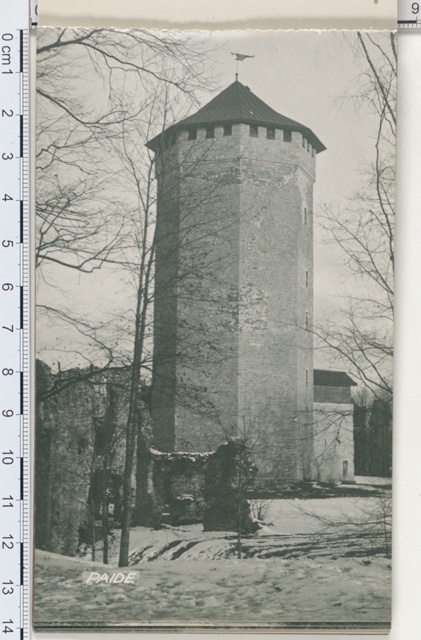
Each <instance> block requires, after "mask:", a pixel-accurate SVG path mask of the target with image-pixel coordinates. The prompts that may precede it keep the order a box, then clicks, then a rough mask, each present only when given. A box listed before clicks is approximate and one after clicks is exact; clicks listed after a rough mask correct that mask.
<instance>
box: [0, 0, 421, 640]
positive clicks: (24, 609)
mask: <svg viewBox="0 0 421 640" xmlns="http://www.w3.org/2000/svg"><path fill="white" fill-rule="evenodd" d="M1 1H2V0H0V2H1ZM15 2H16V3H21V5H25V6H26V9H27V24H26V25H25V26H22V27H21V28H19V27H18V29H19V30H20V31H21V33H22V38H21V41H20V47H21V48H20V53H21V56H22V69H21V83H20V91H21V115H22V117H23V153H22V160H21V170H20V177H21V180H22V184H21V199H22V201H23V210H24V211H23V216H22V219H21V223H20V224H21V227H22V228H21V230H20V231H21V234H22V236H23V242H22V243H21V245H20V256H19V257H20V265H21V273H20V286H21V288H22V296H21V306H20V308H19V313H20V314H21V315H22V319H23V322H22V326H21V335H20V354H19V357H20V371H21V375H22V373H23V383H19V386H20V391H21V392H22V393H23V399H22V407H23V412H22V414H21V416H20V421H21V426H20V440H21V444H20V452H19V453H20V455H19V456H18V457H19V458H20V470H19V473H20V484H21V496H20V498H21V499H20V501H19V502H20V510H19V511H20V513H19V518H20V538H21V539H20V541H19V545H20V554H19V573H20V575H21V576H22V580H21V584H20V585H19V588H20V593H19V614H18V616H19V617H18V618H17V619H18V620H19V623H20V639H22V640H23V639H29V638H30V637H31V634H32V625H31V620H32V600H33V593H32V566H33V565H32V562H33V548H32V547H33V539H32V531H33V521H32V519H33V513H34V505H33V494H34V492H33V485H32V480H33V477H34V473H33V465H34V460H33V450H34V447H33V444H34V427H33V425H34V407H33V406H32V400H33V398H34V358H33V353H34V349H33V346H34V327H35V313H34V306H35V304H34V301H35V296H34V290H35V283H34V278H33V277H32V274H34V265H33V252H32V251H31V247H33V246H34V237H35V225H34V221H33V220H31V218H32V213H33V212H34V209H35V207H34V203H35V185H34V179H33V174H34V171H33V167H34V145H35V109H34V105H35V100H34V98H33V93H34V88H35V62H36V61H35V56H34V55H33V54H34V51H35V47H34V45H35V39H34V37H33V36H31V31H32V30H35V29H36V27H37V26H38V20H37V1H36V0H15ZM416 4H418V3H416ZM403 5H405V7H403ZM408 6H410V7H412V6H413V3H412V2H403V1H402V0H398V19H397V27H398V29H399V30H402V31H407V30H412V29H416V30H417V29H421V1H420V5H419V12H418V13H417V17H415V18H411V19H409V18H407V17H404V18H402V19H401V17H400V16H401V12H402V10H403V8H405V9H408ZM6 9H7V8H6ZM408 10H409V11H411V10H412V9H408ZM24 82H26V83H27V86H26V87H24ZM25 96H26V99H27V103H26V106H24V104H23V102H24V98H25ZM25 174H26V175H25ZM25 187H26V193H25ZM25 359H26V362H25ZM1 614H2V615H3V611H2V610H1ZM15 637H16V636H15ZM6 638H7V636H6Z"/></svg>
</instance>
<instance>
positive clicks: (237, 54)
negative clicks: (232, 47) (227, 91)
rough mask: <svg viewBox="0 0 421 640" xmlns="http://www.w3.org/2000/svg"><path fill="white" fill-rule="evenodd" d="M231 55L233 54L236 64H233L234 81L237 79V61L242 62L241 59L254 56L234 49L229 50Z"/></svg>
mask: <svg viewBox="0 0 421 640" xmlns="http://www.w3.org/2000/svg"><path fill="white" fill-rule="evenodd" d="M231 55H232V56H235V61H236V65H235V81H236V82H237V81H238V63H239V62H242V61H243V60H245V59H246V58H254V56H249V55H247V54H246V53H238V51H237V53H235V52H234V51H231Z"/></svg>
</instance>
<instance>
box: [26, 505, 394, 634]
mask: <svg viewBox="0 0 421 640" xmlns="http://www.w3.org/2000/svg"><path fill="white" fill-rule="evenodd" d="M359 500H361V499H350V498H338V499H332V500H320V501H319V500H306V501H303V500H300V501H286V500H276V501H272V502H271V503H269V504H268V505H267V508H266V518H265V520H267V522H268V523H270V524H268V525H267V526H265V527H263V529H262V530H260V531H259V533H258V535H256V536H253V537H249V538H246V539H244V540H243V541H242V556H243V557H242V559H238V558H237V557H236V552H237V547H236V538H235V535H234V534H233V533H232V532H213V533H203V532H202V530H201V529H202V527H201V526H200V525H192V526H185V527H176V528H165V529H161V530H159V531H154V530H150V529H146V528H143V527H137V528H135V529H133V530H132V532H131V539H130V548H131V552H130V562H131V566H130V567H129V568H125V569H124V570H123V572H125V573H127V572H129V571H133V570H135V571H139V581H138V583H137V584H115V585H113V584H104V583H102V584H99V585H87V584H85V583H84V581H83V579H82V572H83V571H90V570H92V571H97V572H99V573H101V572H102V571H104V570H106V569H108V570H111V567H110V566H108V567H106V566H105V565H102V564H100V563H92V562H91V561H90V559H89V557H88V556H85V557H84V558H66V557H63V556H59V555H55V554H51V553H46V552H42V551H37V552H36V554H35V589H34V619H35V624H36V625H37V626H49V625H59V626H60V625H62V624H65V625H66V624H67V625H69V624H73V625H76V626H77V625H82V626H83V625H89V626H92V625H93V626H95V625H96V624H98V625H101V624H110V625H119V624H122V625H137V626H142V625H150V624H155V625H158V626H161V627H162V626H166V625H174V626H177V625H182V626H185V625H186V623H190V624H191V625H196V626H206V625H209V624H220V625H224V626H230V625H234V626H238V625H247V626H251V627H262V628H264V627H265V625H266V624H270V625H271V626H272V627H273V626H277V627H280V628H282V627H285V626H288V625H294V623H301V624H304V623H309V624H318V625H323V624H326V625H338V626H341V625H354V624H357V625H358V624H359V625H361V624H363V625H365V626H366V627H367V628H370V626H373V625H376V624H383V625H384V627H385V628H386V627H387V626H388V621H389V616H390V613H389V608H390V579H391V571H390V569H391V563H390V560H389V559H387V558H385V557H380V556H376V555H372V554H371V553H370V550H371V546H370V545H371V541H370V540H369V539H366V537H364V536H360V535H358V536H355V535H353V534H352V532H351V533H349V531H348V530H347V528H346V527H342V526H339V527H338V529H336V528H334V531H333V533H326V532H325V531H323V532H322V533H320V529H321V528H322V527H323V522H322V521H320V520H315V519H314V518H313V517H311V516H310V515H309V514H310V512H311V511H313V510H315V511H316V512H317V514H318V516H321V517H322V518H327V517H329V518H331V519H332V518H333V519H336V520H337V521H340V522H342V521H343V518H344V514H346V515H349V516H351V515H352V516H353V517H354V516H355V517H357V516H358V514H359V513H360V512H361V508H362V507H363V508H364V509H366V507H368V506H369V503H368V500H371V498H368V499H364V500H363V503H362V505H361V503H360V502H359ZM319 503H322V504H319ZM259 506H261V505H260V504H259ZM263 506H264V505H263ZM317 530H319V533H317ZM117 547H118V540H116V542H115V545H114V553H113V555H112V557H111V558H110V561H111V565H114V566H116V564H117ZM97 557H100V553H99V549H98V550H97ZM114 570H115V569H114Z"/></svg>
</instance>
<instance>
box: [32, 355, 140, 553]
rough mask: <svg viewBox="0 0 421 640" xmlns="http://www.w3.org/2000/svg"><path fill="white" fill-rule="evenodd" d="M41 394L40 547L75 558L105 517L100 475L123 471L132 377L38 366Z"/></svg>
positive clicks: (38, 427) (37, 433)
mask: <svg viewBox="0 0 421 640" xmlns="http://www.w3.org/2000/svg"><path fill="white" fill-rule="evenodd" d="M36 392H37V399H36V425H35V545H36V547H37V548H40V549H44V550H48V551H53V552H55V553H62V554H64V555H74V554H75V553H76V550H77V548H78V545H79V542H80V538H81V536H82V538H84V539H86V540H90V539H91V536H92V529H93V517H92V516H96V517H97V518H99V511H100V498H99V495H98V494H100V493H101V491H100V490H99V489H98V486H97V485H98V478H100V477H102V476H101V474H102V473H103V474H105V476H104V477H107V478H109V479H110V482H111V481H112V480H114V481H115V480H116V478H117V477H118V475H119V474H120V473H121V470H122V466H123V462H124V426H125V420H126V416H127V373H126V372H124V371H122V372H118V373H113V374H111V373H108V375H107V376H106V375H105V374H96V373H95V372H94V371H91V370H88V369H87V370H80V369H75V370H71V371H65V372H63V373H61V374H54V373H52V371H51V370H50V368H49V367H48V366H47V365H45V364H44V363H42V362H39V361H38V362H37V369H36ZM110 423H112V424H110ZM110 427H111V432H110V431H109V429H110ZM100 484H102V480H101V483H100Z"/></svg>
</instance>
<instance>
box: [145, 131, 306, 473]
mask: <svg viewBox="0 0 421 640" xmlns="http://www.w3.org/2000/svg"><path fill="white" fill-rule="evenodd" d="M177 135H178V139H177V141H176V143H175V144H174V145H173V146H172V147H171V148H170V149H167V150H166V151H163V152H162V153H161V154H158V161H157V166H158V175H159V191H160V195H159V212H158V227H159V228H160V231H159V234H158V237H161V238H164V239H163V240H162V241H161V247H160V248H159V247H158V252H157V271H158V273H159V272H163V271H165V268H166V267H165V266H164V265H163V262H162V257H163V256H168V255H170V256H171V270H172V273H173V274H174V278H175V282H174V287H173V288H172V289H170V288H169V287H167V290H166V291H165V293H164V288H163V287H162V284H159V281H158V280H159V277H158V278H157V287H158V288H157V294H156V302H155V365H154V367H155V368H154V385H153V389H154V390H153V402H152V414H153V421H154V434H155V444H156V446H157V447H158V448H160V449H164V450H171V449H176V450H177V449H178V450H186V449H188V450H199V451H200V450H202V451H204V450H209V449H213V448H215V447H216V446H218V444H220V443H221V442H223V441H224V440H225V438H226V437H227V436H229V435H232V434H235V433H239V434H240V435H242V436H243V435H245V434H247V436H248V438H249V440H250V444H251V445H252V446H253V449H254V453H255V455H256V463H257V465H258V467H259V469H260V473H261V474H262V475H267V476H272V477H274V476H276V477H277V478H278V479H282V478H288V479H297V480H298V479H302V478H304V477H308V476H309V474H310V460H311V448H312V443H311V429H309V428H308V425H309V424H311V422H312V419H311V412H312V402H313V396H312V375H313V374H312V371H313V366H312V337H311V332H310V331H306V326H307V327H308V328H309V327H310V326H311V323H312V316H313V301H312V290H313V250H312V244H313V234H312V208H313V205H312V189H313V182H314V177H315V176H314V167H315V157H314V152H313V150H312V148H311V147H310V146H309V145H308V143H307V141H305V144H304V146H303V138H302V135H301V134H299V133H297V132H292V139H291V141H290V142H287V141H284V139H283V132H282V131H281V130H278V129H277V130H276V132H275V139H267V138H266V128H264V127H259V131H258V136H257V137H251V136H250V129H249V126H248V125H242V124H237V125H233V126H232V135H231V136H224V135H223V128H222V127H218V126H216V127H215V138H214V139H211V140H209V139H207V138H206V137H205V129H204V128H199V129H198V131H197V140H194V141H192V140H188V132H187V131H182V132H179V133H178V134H177ZM176 156H177V158H176ZM168 166H171V167H172V168H171V170H167V167H168ZM175 167H177V168H175ZM166 193H168V194H169V195H168V196H166V195H165V194H166ZM171 246H172V249H171ZM171 354H174V357H172V355H171Z"/></svg>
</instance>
